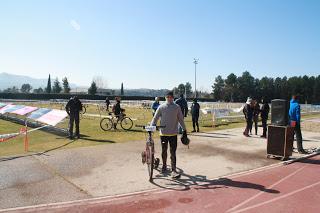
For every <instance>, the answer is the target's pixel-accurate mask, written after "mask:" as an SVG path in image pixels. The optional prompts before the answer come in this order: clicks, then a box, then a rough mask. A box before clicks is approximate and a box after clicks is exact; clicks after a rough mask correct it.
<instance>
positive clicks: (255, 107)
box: [250, 100, 260, 135]
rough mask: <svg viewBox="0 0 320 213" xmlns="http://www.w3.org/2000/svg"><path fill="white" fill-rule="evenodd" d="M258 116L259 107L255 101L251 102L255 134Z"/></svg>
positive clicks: (256, 132)
mask: <svg viewBox="0 0 320 213" xmlns="http://www.w3.org/2000/svg"><path fill="white" fill-rule="evenodd" d="M259 114H260V105H259V103H258V101H257V100H254V101H253V122H254V129H255V134H256V135H257V134H258V122H259ZM252 126H253V125H251V129H250V133H251V132H252Z"/></svg>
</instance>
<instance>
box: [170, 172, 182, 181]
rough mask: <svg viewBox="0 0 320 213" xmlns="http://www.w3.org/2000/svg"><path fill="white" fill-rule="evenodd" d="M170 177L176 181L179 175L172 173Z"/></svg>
mask: <svg viewBox="0 0 320 213" xmlns="http://www.w3.org/2000/svg"><path fill="white" fill-rule="evenodd" d="M171 177H172V178H173V179H178V178H180V177H181V175H180V174H179V173H177V172H176V171H172V173H171Z"/></svg>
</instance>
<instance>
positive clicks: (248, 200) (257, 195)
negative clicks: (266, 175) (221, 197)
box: [227, 165, 308, 212]
mask: <svg viewBox="0 0 320 213" xmlns="http://www.w3.org/2000/svg"><path fill="white" fill-rule="evenodd" d="M307 166H308V165H305V166H303V167H301V168H300V169H298V170H296V171H294V172H292V173H291V174H289V175H287V176H285V177H283V178H281V179H280V180H278V181H277V182H275V183H274V184H272V185H270V186H268V187H266V189H272V188H273V187H275V186H276V185H278V184H280V183H282V182H283V181H285V180H287V179H288V178H290V177H292V176H294V175H295V174H297V173H298V172H300V171H301V170H302V169H304V168H306V167H307ZM263 193H266V192H264V191H261V192H259V193H257V194H255V195H254V196H252V197H250V198H248V199H247V200H245V201H243V202H242V203H239V204H238V205H236V206H234V207H232V208H231V209H229V210H228V211H227V212H232V211H234V210H236V209H238V208H239V207H241V206H243V205H245V204H247V203H249V202H250V201H252V200H254V199H256V198H257V197H259V196H260V195H262V194H263Z"/></svg>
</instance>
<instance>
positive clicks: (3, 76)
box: [0, 72, 168, 97]
mask: <svg viewBox="0 0 320 213" xmlns="http://www.w3.org/2000/svg"><path fill="white" fill-rule="evenodd" d="M53 80H54V79H51V85H53ZM60 80H61V79H60ZM47 82H48V79H37V78H32V77H29V76H23V75H14V74H9V73H5V72H3V73H0V90H4V89H7V88H11V87H13V86H15V87H17V88H18V89H20V88H21V86H22V84H30V85H31V86H32V88H33V89H37V88H39V87H42V88H45V87H46V86H47ZM70 87H71V92H80V93H81V92H82V93H87V91H88V88H87V87H81V86H78V85H76V84H72V83H70ZM103 91H104V92H101V93H100V95H120V89H103ZM167 91H168V90H167V89H159V90H157V89H125V90H124V94H125V95H127V96H150V97H155V96H161V97H163V96H164V95H165V94H166V93H167ZM98 93H99V92H98Z"/></svg>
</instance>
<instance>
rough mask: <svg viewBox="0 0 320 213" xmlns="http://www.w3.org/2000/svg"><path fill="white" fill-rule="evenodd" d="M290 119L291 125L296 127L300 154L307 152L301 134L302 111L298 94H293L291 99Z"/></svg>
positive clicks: (295, 131)
mask: <svg viewBox="0 0 320 213" xmlns="http://www.w3.org/2000/svg"><path fill="white" fill-rule="evenodd" d="M289 120H290V125H291V126H292V127H294V133H295V135H296V139H297V148H298V152H299V153H300V154H307V152H306V151H305V150H304V149H303V146H302V134H301V126H300V121H301V113H300V105H299V102H298V96H297V95H293V96H292V99H291V101H290V109H289Z"/></svg>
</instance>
